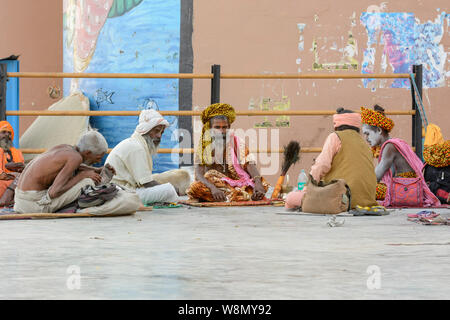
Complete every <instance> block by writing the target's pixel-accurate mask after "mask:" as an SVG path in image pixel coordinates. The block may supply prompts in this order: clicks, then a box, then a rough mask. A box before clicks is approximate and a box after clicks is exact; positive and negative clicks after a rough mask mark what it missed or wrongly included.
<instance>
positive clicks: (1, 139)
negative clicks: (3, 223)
mask: <svg viewBox="0 0 450 320" xmlns="http://www.w3.org/2000/svg"><path fill="white" fill-rule="evenodd" d="M13 139H14V130H13V128H12V126H11V125H10V124H9V122H7V121H0V161H1V165H0V206H5V205H11V204H12V203H13V199H14V189H15V188H16V183H17V180H16V178H17V177H18V175H19V173H20V172H22V170H23V168H24V167H25V165H24V160H23V155H22V152H20V150H18V149H16V148H14V147H13V146H12V141H13Z"/></svg>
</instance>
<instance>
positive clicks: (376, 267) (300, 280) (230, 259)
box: [0, 207, 450, 299]
mask: <svg viewBox="0 0 450 320" xmlns="http://www.w3.org/2000/svg"><path fill="white" fill-rule="evenodd" d="M418 211H419V210H412V209H411V210H397V211H395V212H393V213H391V214H390V215H389V216H384V217H368V216H364V217H353V216H345V217H338V220H339V221H342V220H343V219H344V220H345V223H344V225H343V226H341V227H334V228H330V227H328V226H327V224H326V222H327V221H328V219H329V217H327V216H321V215H299V214H289V212H286V211H285V210H284V208H280V207H258V208H256V207H239V208H214V209H209V208H192V209H189V208H186V207H183V208H174V209H155V210H153V211H151V212H138V213H137V214H136V215H134V216H127V217H114V218H79V219H52V220H15V221H11V220H9V221H0V248H1V249H0V268H1V273H0V274H1V279H0V299H448V298H449V297H450V286H449V284H450V250H449V249H450V227H449V226H424V225H419V224H416V223H414V222H410V221H407V219H406V214H407V213H411V212H418ZM435 211H437V212H439V213H441V214H442V215H446V216H449V215H450V210H448V209H436V210H435Z"/></svg>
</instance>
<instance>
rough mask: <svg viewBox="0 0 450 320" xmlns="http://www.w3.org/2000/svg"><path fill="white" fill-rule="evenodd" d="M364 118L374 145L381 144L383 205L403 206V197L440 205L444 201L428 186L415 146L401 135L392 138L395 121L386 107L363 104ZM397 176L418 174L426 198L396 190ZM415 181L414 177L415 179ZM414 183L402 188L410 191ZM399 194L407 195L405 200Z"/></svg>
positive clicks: (417, 203)
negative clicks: (390, 133)
mask: <svg viewBox="0 0 450 320" xmlns="http://www.w3.org/2000/svg"><path fill="white" fill-rule="evenodd" d="M361 120H362V122H363V134H364V136H365V137H366V140H367V142H368V143H369V144H370V145H371V147H372V148H374V147H377V146H381V149H380V155H379V158H378V161H379V163H378V165H377V166H376V168H375V174H376V176H377V181H378V182H381V183H379V184H378V185H377V200H380V201H379V202H380V204H381V205H382V206H385V207H388V206H400V205H399V203H402V201H406V202H405V203H407V202H409V203H410V206H422V205H423V206H439V205H440V202H439V200H438V199H437V198H436V196H435V195H434V194H433V193H432V192H431V191H430V189H429V188H428V186H427V184H426V182H425V179H424V177H423V174H422V167H423V163H422V161H421V160H420V159H419V158H418V157H417V155H416V154H415V153H414V151H413V150H412V148H411V147H410V146H409V145H408V144H407V143H406V142H405V141H404V140H401V139H397V138H391V137H390V136H389V132H390V131H391V130H392V128H393V127H394V122H393V121H392V119H389V118H387V117H386V116H385V114H384V109H383V108H382V107H380V106H379V105H375V106H374V111H373V110H370V109H366V108H363V107H361ZM396 178H416V180H417V186H418V188H416V189H418V191H419V194H423V197H422V199H419V198H418V197H417V196H416V198H417V199H412V198H409V199H408V197H410V196H408V195H407V194H406V193H405V194H404V195H402V194H400V193H394V187H393V185H394V182H396V181H400V180H396ZM411 182H412V183H414V181H412V180H411ZM413 187H414V185H405V186H404V187H400V189H398V190H400V191H401V190H404V191H405V192H407V191H408V190H409V189H412V188H413ZM402 192H403V191H402ZM398 197H406V199H405V200H401V199H398Z"/></svg>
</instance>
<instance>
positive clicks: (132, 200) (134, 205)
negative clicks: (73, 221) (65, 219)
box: [77, 189, 141, 216]
mask: <svg viewBox="0 0 450 320" xmlns="http://www.w3.org/2000/svg"><path fill="white" fill-rule="evenodd" d="M140 206H141V200H140V199H139V196H138V195H137V194H136V193H135V192H129V191H125V190H122V189H120V190H119V191H118V192H117V194H116V196H115V197H114V198H112V199H111V200H109V201H106V202H105V203H104V204H102V205H100V206H96V207H89V208H85V209H78V210H77V212H81V213H90V214H95V215H99V216H101V215H105V214H127V213H133V212H136V211H137V210H138V209H139V207H140Z"/></svg>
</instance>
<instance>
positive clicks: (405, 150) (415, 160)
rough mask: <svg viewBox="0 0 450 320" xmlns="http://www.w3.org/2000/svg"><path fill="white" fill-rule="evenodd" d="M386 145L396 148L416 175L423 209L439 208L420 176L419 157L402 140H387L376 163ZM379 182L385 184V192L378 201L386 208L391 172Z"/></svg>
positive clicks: (388, 198) (388, 171)
mask: <svg viewBox="0 0 450 320" xmlns="http://www.w3.org/2000/svg"><path fill="white" fill-rule="evenodd" d="M387 143H392V144H393V145H394V146H395V148H397V150H398V152H400V153H401V155H402V156H403V157H404V158H405V160H406V161H407V162H408V164H409V165H410V166H411V168H412V169H413V170H414V172H415V173H416V176H417V177H418V178H420V183H421V185H422V188H423V196H424V199H423V200H424V201H423V204H424V207H431V206H433V207H434V206H440V205H441V203H440V201H439V199H438V198H436V196H435V195H434V194H433V193H432V192H431V190H430V189H429V188H428V185H427V184H426V182H425V178H424V177H423V174H422V168H423V163H422V161H420V159H419V157H417V155H416V154H415V153H414V151H413V150H412V149H411V147H410V146H409V145H408V144H407V143H406V142H405V141H403V140H401V139H397V138H393V139H389V140H387V141H386V142H385V143H383V145H382V146H381V150H380V157H379V160H378V161H381V157H382V155H383V149H384V147H385V146H386V144H387ZM381 182H383V183H384V184H386V187H387V190H386V197H385V198H384V200H382V201H378V202H379V203H380V204H381V205H382V206H384V207H388V206H389V205H390V204H391V190H390V189H391V185H392V171H391V169H389V170H387V171H386V173H385V174H384V176H383V178H381Z"/></svg>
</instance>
